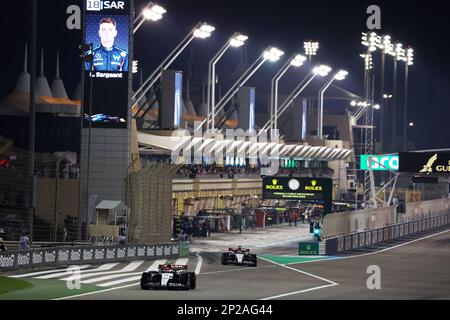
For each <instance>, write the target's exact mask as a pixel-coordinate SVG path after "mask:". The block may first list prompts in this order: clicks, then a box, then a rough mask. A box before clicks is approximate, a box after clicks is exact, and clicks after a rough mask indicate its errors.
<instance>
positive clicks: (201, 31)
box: [194, 23, 216, 39]
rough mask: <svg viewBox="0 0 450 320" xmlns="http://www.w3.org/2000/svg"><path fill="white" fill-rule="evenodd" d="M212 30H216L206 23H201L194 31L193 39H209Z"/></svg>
mask: <svg viewBox="0 0 450 320" xmlns="http://www.w3.org/2000/svg"><path fill="white" fill-rule="evenodd" d="M214 30H216V28H214V27H213V26H211V25H209V24H207V23H203V24H202V25H201V26H199V27H198V28H196V29H195V30H194V37H196V38H200V39H205V38H209V37H210V36H211V34H212V33H213V32H214Z"/></svg>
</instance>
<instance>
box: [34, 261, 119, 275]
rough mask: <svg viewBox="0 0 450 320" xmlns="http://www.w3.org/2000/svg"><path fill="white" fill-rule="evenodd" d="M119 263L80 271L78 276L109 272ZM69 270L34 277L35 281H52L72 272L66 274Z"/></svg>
mask: <svg viewBox="0 0 450 320" xmlns="http://www.w3.org/2000/svg"><path fill="white" fill-rule="evenodd" d="M118 264H119V263H106V264H102V265H101V266H100V267H98V268H96V269H87V270H82V271H80V274H85V273H90V272H101V271H106V270H111V269H112V268H114V267H115V266H117V265H118ZM68 270H69V269H67V270H66V271H64V272H56V273H52V274H48V275H45V276H40V277H35V278H36V279H52V278H58V277H62V276H66V275H67V274H69V273H72V272H68Z"/></svg>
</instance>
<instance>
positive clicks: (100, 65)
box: [86, 18, 128, 72]
mask: <svg viewBox="0 0 450 320" xmlns="http://www.w3.org/2000/svg"><path fill="white" fill-rule="evenodd" d="M98 34H99V36H100V40H101V44H99V45H98V46H96V47H95V48H94V49H93V57H94V59H93V68H92V69H91V63H90V62H86V70H95V71H120V72H124V71H128V53H127V52H126V51H125V50H123V49H121V48H119V47H117V46H115V45H114V40H115V38H116V36H117V29H116V21H115V20H114V19H112V18H103V19H102V20H100V28H99V30H98ZM88 53H89V54H90V52H88Z"/></svg>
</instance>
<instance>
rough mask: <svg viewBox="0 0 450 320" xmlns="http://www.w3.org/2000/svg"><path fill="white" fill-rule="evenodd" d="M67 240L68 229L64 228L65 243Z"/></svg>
mask: <svg viewBox="0 0 450 320" xmlns="http://www.w3.org/2000/svg"><path fill="white" fill-rule="evenodd" d="M66 240H67V228H66V227H65V226H64V229H63V242H66Z"/></svg>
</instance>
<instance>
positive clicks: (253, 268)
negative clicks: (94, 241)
mask: <svg viewBox="0 0 450 320" xmlns="http://www.w3.org/2000/svg"><path fill="white" fill-rule="evenodd" d="M274 267H276V266H275V265H273V264H272V265H269V266H260V267H245V268H237V269H226V270H218V271H210V272H202V273H200V275H208V274H215V273H226V272H237V271H253V270H257V269H262V268H274Z"/></svg>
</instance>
